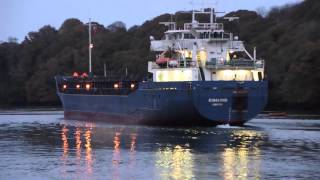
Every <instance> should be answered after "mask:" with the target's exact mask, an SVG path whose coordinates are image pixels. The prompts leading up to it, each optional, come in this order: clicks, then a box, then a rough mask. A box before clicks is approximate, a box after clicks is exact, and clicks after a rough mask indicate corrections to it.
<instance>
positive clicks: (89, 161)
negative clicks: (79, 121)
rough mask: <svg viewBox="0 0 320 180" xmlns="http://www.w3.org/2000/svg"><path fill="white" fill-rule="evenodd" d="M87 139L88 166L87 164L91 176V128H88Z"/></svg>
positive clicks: (85, 134)
mask: <svg viewBox="0 0 320 180" xmlns="http://www.w3.org/2000/svg"><path fill="white" fill-rule="evenodd" d="M84 138H85V141H86V143H85V147H86V164H87V172H88V173H89V174H91V173H92V149H91V127H89V128H86V131H85V133H84Z"/></svg>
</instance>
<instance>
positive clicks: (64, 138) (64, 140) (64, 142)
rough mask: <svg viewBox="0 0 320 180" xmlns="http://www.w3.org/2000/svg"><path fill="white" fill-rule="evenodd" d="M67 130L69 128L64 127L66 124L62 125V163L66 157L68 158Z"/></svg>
mask: <svg viewBox="0 0 320 180" xmlns="http://www.w3.org/2000/svg"><path fill="white" fill-rule="evenodd" d="M68 131H69V130H68V129H67V128H66V126H63V127H62V130H61V141H62V150H63V154H62V161H63V162H64V164H65V161H66V159H67V158H68V151H69V143H68Z"/></svg>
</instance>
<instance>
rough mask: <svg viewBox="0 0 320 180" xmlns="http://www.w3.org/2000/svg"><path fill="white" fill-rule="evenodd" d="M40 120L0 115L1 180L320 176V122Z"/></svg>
mask: <svg viewBox="0 0 320 180" xmlns="http://www.w3.org/2000/svg"><path fill="white" fill-rule="evenodd" d="M39 116H40V115H32V116H31V115H30V116H28V115H19V116H18V115H16V116H4V115H2V116H1V115H0V148H1V149H2V151H0V158H1V159H2V160H3V161H2V162H0V169H2V170H0V179H13V178H27V179H28V178H32V179H34V178H36V179H37V178H39V179H41V178H42V177H43V176H44V175H45V177H48V178H50V177H52V178H57V177H60V178H63V179H226V180H229V179H266V178H275V179H288V178H289V179H290V178H291V179H292V178H293V179H295V178H315V177H319V173H318V169H317V168H316V167H317V166H320V163H319V162H320V158H319V156H318V154H319V152H320V134H319V132H320V121H303V120H300V121H299V127H297V126H295V125H294V124H297V121H293V122H294V124H290V121H288V120H285V121H284V123H283V124H281V120H277V121H272V120H270V121H269V120H266V119H265V120H255V121H253V122H252V123H251V124H249V125H251V126H247V127H229V126H220V127H207V128H203V127H194V128H164V127H162V128H160V127H147V126H122V125H111V124H106V123H93V122H84V121H82V122H80V121H65V120H61V119H59V117H61V116H57V115H41V116H42V117H39ZM7 118H10V119H9V121H6V119H7ZM15 118H16V119H17V120H15ZM266 121H267V122H268V123H269V124H268V123H266ZM279 121H280V122H279ZM310 123H312V124H313V125H312V124H310ZM311 127H312V128H311ZM304 128H305V130H304ZM297 129H298V130H297ZM283 167H286V170H285V171H283V170H281V168H283ZM3 169H6V171H3ZM60 178H59V179H60Z"/></svg>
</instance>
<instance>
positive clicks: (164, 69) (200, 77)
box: [148, 9, 264, 82]
mask: <svg viewBox="0 0 320 180" xmlns="http://www.w3.org/2000/svg"><path fill="white" fill-rule="evenodd" d="M197 14H209V15H210V22H209V23H199V22H198V21H197V20H196V16H197ZM215 19H216V18H215V12H214V10H213V9H210V10H209V11H204V10H203V11H193V12H192V22H191V23H185V24H184V27H183V29H177V26H176V23H174V22H163V23H161V24H164V25H166V26H167V27H168V30H167V31H166V32H165V35H164V38H163V39H161V40H155V39H154V38H153V37H150V40H151V47H150V48H151V50H152V51H156V52H158V55H157V60H156V62H148V63H149V64H148V71H149V72H150V73H152V74H153V81H155V82H168V81H259V80H262V79H263V78H264V61H263V60H257V59H256V52H255V50H254V53H253V55H250V54H249V53H248V51H247V50H246V49H245V47H244V45H243V42H242V41H240V40H238V37H237V36H233V34H232V33H226V32H225V31H224V27H223V24H222V23H216V21H215ZM232 19H234V17H232Z"/></svg>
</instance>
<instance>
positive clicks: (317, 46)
mask: <svg viewBox="0 0 320 180" xmlns="http://www.w3.org/2000/svg"><path fill="white" fill-rule="evenodd" d="M319 9H320V1H319V0H305V1H303V2H302V3H300V4H295V5H288V6H285V7H280V8H273V9H272V10H271V11H270V12H269V13H268V14H267V15H266V16H261V15H259V14H258V13H256V12H253V11H246V10H239V11H237V12H231V13H229V14H227V15H226V16H238V17H240V20H238V21H233V22H224V23H226V24H225V28H226V30H227V31H231V32H234V34H236V35H238V36H239V37H240V39H241V40H243V41H245V44H246V46H247V49H249V50H252V49H253V47H254V46H256V47H257V50H258V57H259V58H263V59H265V60H266V66H267V75H268V79H269V82H270V83H269V85H270V88H269V91H270V93H269V95H270V96H269V106H268V107H269V109H273V108H277V109H297V110H299V108H300V110H319V109H320V11H319ZM207 18H208V17H205V16H203V17H200V21H203V20H205V19H207ZM170 19H173V20H175V21H176V22H177V23H178V25H180V26H181V25H182V24H183V23H184V22H188V21H190V19H191V14H185V13H179V12H177V13H176V14H174V15H172V16H170V15H169V14H164V15H160V16H158V17H156V18H154V19H152V20H150V21H146V22H145V23H143V24H142V25H141V26H133V27H130V28H128V29H127V28H126V27H125V25H124V24H123V23H122V22H115V23H113V24H111V25H109V26H107V27H104V26H103V25H101V24H99V23H98V22H95V23H94V25H95V26H94V30H93V42H94V48H93V72H94V74H96V75H103V64H104V63H106V65H107V71H108V76H114V77H117V76H118V77H119V76H121V75H122V74H124V72H125V68H128V73H129V76H130V78H134V79H142V78H143V77H144V76H146V75H147V61H148V60H152V59H153V58H154V56H153V54H152V53H150V52H149V37H150V35H152V36H154V37H155V38H161V34H162V33H163V32H164V30H165V28H164V27H163V26H162V25H159V22H160V21H168V20H170ZM218 21H223V19H222V18H220V19H219V20H218ZM87 69H88V27H87V25H86V24H84V23H83V22H81V21H79V20H78V19H67V20H66V21H65V22H64V23H63V24H62V26H61V27H60V28H59V29H55V28H53V27H51V26H49V25H46V26H43V27H42V28H41V29H39V30H38V31H36V32H30V33H29V34H28V35H27V36H26V38H25V39H24V40H23V41H22V42H21V43H17V42H14V41H9V42H4V43H2V44H0V77H1V81H0V87H1V88H0V104H1V105H2V106H17V105H46V104H47V105H48V104H52V105H57V104H59V101H58V97H57V96H56V92H55V84H54V79H53V77H54V76H55V75H57V74H61V75H68V74H69V75H70V74H71V73H72V72H74V71H80V72H84V71H87Z"/></svg>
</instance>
